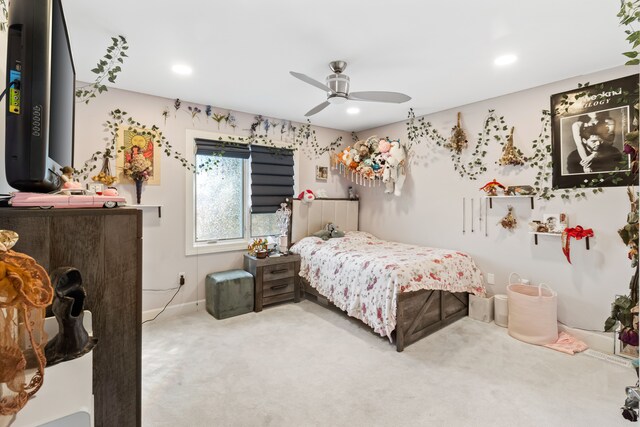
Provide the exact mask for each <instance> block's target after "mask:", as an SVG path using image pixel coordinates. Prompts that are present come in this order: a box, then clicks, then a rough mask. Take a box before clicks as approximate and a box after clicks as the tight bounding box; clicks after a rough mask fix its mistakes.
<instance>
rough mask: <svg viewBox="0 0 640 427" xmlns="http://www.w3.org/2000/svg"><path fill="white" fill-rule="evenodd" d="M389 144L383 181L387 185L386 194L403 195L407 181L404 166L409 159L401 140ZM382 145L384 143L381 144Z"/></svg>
mask: <svg viewBox="0 0 640 427" xmlns="http://www.w3.org/2000/svg"><path fill="white" fill-rule="evenodd" d="M388 142H389V151H388V152H389V157H388V158H387V159H386V162H385V165H384V171H383V173H382V181H383V182H384V183H385V190H384V192H385V193H393V194H394V195H396V196H400V195H402V187H403V186H404V181H405V179H406V175H405V171H404V164H405V160H406V157H407V154H406V152H405V149H404V146H403V145H402V144H401V143H400V141H399V140H394V141H388ZM381 145H382V142H381Z"/></svg>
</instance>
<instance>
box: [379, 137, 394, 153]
mask: <svg viewBox="0 0 640 427" xmlns="http://www.w3.org/2000/svg"><path fill="white" fill-rule="evenodd" d="M390 149H391V144H390V143H389V141H387V140H386V139H383V140H381V141H380V142H378V151H379V152H381V153H386V152H388V151H389V150H390Z"/></svg>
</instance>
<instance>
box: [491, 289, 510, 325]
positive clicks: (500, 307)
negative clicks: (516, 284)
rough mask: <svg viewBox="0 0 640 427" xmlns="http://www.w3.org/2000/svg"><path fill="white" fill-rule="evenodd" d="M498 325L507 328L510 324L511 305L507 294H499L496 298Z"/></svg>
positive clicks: (496, 319)
mask: <svg viewBox="0 0 640 427" xmlns="http://www.w3.org/2000/svg"><path fill="white" fill-rule="evenodd" d="M494 304H495V309H494V312H495V322H496V325H498V326H502V327H503V328H506V327H507V325H508V324H509V303H508V297H507V296H506V295H505V294H498V295H496V296H495V298H494Z"/></svg>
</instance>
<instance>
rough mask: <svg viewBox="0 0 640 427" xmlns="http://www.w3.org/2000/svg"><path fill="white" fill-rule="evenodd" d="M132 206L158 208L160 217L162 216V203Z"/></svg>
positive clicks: (134, 206) (135, 206) (133, 206)
mask: <svg viewBox="0 0 640 427" xmlns="http://www.w3.org/2000/svg"><path fill="white" fill-rule="evenodd" d="M130 206H131V207H132V208H142V209H144V208H158V218H162V205H130Z"/></svg>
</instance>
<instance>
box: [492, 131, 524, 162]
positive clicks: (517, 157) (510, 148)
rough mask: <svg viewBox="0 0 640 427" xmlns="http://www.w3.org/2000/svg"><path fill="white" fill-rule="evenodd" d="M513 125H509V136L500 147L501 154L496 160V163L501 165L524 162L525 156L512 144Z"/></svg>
mask: <svg viewBox="0 0 640 427" xmlns="http://www.w3.org/2000/svg"><path fill="white" fill-rule="evenodd" d="M514 130H515V127H514V126H512V127H511V132H509V136H508V137H507V143H506V144H505V146H504V147H503V148H502V156H501V157H500V159H499V160H498V164H500V165H501V166H507V165H511V166H522V165H524V162H525V157H524V155H523V154H522V151H520V150H519V149H518V148H516V146H515V145H514V144H513V131H514Z"/></svg>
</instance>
